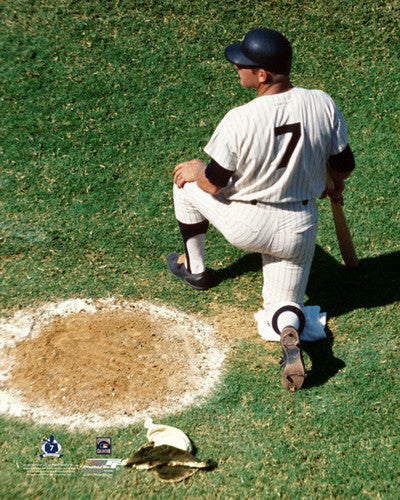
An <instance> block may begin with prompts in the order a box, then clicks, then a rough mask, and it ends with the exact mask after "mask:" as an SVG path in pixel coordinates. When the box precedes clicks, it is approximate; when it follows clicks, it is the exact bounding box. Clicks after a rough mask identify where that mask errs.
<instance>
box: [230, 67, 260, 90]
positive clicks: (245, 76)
mask: <svg viewBox="0 0 400 500" xmlns="http://www.w3.org/2000/svg"><path fill="white" fill-rule="evenodd" d="M235 68H236V69H237V71H238V74H239V79H240V85H241V86H242V87H244V88H246V89H256V88H257V87H258V85H259V79H258V75H257V72H256V71H254V68H250V67H249V66H240V65H238V64H235Z"/></svg>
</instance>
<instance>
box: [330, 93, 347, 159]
mask: <svg viewBox="0 0 400 500" xmlns="http://www.w3.org/2000/svg"><path fill="white" fill-rule="evenodd" d="M332 108H333V109H332V112H333V131H332V141H331V151H330V156H333V155H337V154H339V153H341V152H342V151H343V150H344V149H345V147H346V146H347V144H348V142H349V141H348V136H347V125H346V122H345V119H344V118H343V115H342V113H341V111H340V109H339V108H338V107H337V105H336V104H335V103H334V102H333V100H332Z"/></svg>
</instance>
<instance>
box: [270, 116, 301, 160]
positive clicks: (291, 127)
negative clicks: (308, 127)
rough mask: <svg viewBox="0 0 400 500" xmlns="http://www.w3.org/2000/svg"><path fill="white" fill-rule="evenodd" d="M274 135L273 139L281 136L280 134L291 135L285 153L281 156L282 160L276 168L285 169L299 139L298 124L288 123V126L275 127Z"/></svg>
mask: <svg viewBox="0 0 400 500" xmlns="http://www.w3.org/2000/svg"><path fill="white" fill-rule="evenodd" d="M274 133H275V137H276V136H277V135H282V134H292V137H291V138H290V141H289V143H288V145H287V148H286V151H285V153H284V154H283V156H282V159H281V161H280V162H279V165H278V166H277V168H286V167H287V166H288V163H289V161H290V158H291V156H292V154H293V151H294V150H295V149H296V146H297V143H298V142H299V139H300V137H301V126H300V122H297V123H290V124H288V125H281V126H280V127H275V128H274Z"/></svg>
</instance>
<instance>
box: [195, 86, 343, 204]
mask: <svg viewBox="0 0 400 500" xmlns="http://www.w3.org/2000/svg"><path fill="white" fill-rule="evenodd" d="M347 143H348V138H347V127H346V123H345V120H344V118H343V116H342V114H341V112H340V110H339V109H338V107H337V106H336V104H335V102H334V101H333V99H332V98H331V97H330V96H329V95H328V94H326V93H325V92H323V91H322V90H308V89H303V88H299V87H294V88H292V89H291V90H289V91H287V92H283V93H280V94H274V95H266V96H261V97H257V98H256V99H254V100H252V101H250V102H249V103H247V104H244V105H243V106H239V107H237V108H234V109H232V110H231V111H229V112H228V113H227V114H226V115H225V117H224V118H223V119H222V121H221V122H220V123H219V125H218V126H217V128H216V129H215V132H214V134H213V135H212V137H211V139H210V141H209V142H208V144H207V145H206V147H205V148H204V151H205V152H206V153H207V154H208V155H209V156H210V157H211V158H213V159H214V160H215V161H216V162H217V163H219V164H220V165H221V166H222V167H223V168H225V169H227V170H230V171H231V172H233V174H232V177H231V180H230V182H229V184H228V186H227V187H226V188H225V196H226V198H227V199H229V200H238V201H252V200H257V201H264V202H270V203H287V202H291V201H301V200H309V199H312V198H315V197H317V196H319V195H320V194H321V193H322V191H323V190H324V189H325V184H326V163H327V160H328V158H329V156H331V155H335V154H338V153H340V152H342V151H343V150H344V148H345V147H346V146H347Z"/></svg>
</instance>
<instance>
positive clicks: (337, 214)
mask: <svg viewBox="0 0 400 500" xmlns="http://www.w3.org/2000/svg"><path fill="white" fill-rule="evenodd" d="M327 186H328V188H329V189H332V188H333V186H334V184H333V179H332V177H331V175H330V173H329V167H328V168H327ZM331 208H332V214H333V221H334V223H335V230H336V236H337V240H338V243H339V249H340V254H341V256H342V259H343V262H344V265H345V266H346V267H349V268H352V267H356V266H357V265H358V257H357V254H356V250H355V248H354V243H353V238H352V237H351V233H350V230H349V227H348V225H347V220H346V217H345V215H344V212H343V207H342V205H339V204H338V203H332V201H331Z"/></svg>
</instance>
